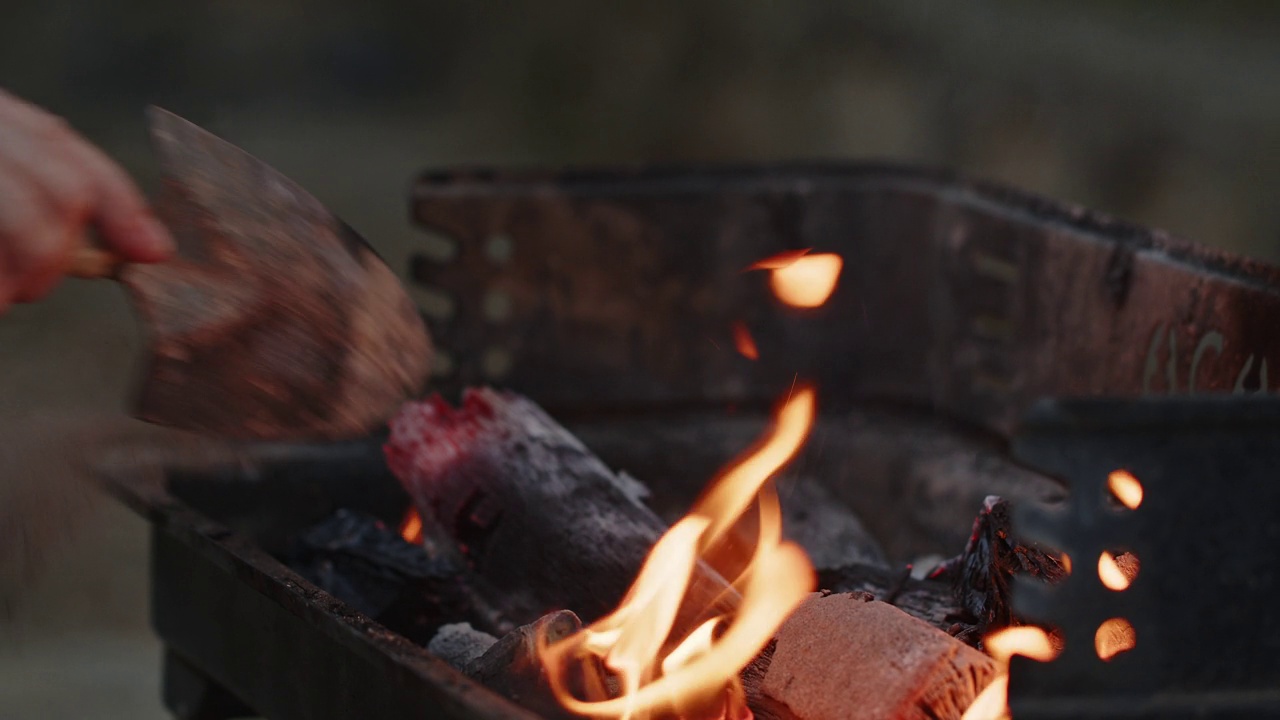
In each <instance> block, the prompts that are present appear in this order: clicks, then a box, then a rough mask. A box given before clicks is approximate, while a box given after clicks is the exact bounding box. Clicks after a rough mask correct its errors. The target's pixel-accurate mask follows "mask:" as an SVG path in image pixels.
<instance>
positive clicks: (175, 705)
mask: <svg viewBox="0 0 1280 720" xmlns="http://www.w3.org/2000/svg"><path fill="white" fill-rule="evenodd" d="M163 692H164V705H165V707H167V708H169V712H171V713H173V716H174V717H175V718H178V720H232V718H249V717H257V716H258V714H257V713H256V712H254V711H253V710H252V709H250V708H249V707H248V706H246V705H245V704H244V703H243V702H241V701H240V699H239V698H237V697H236V696H234V695H232V694H231V693H230V692H229V691H228V690H227V689H226V688H224V687H223V686H221V685H219V684H218V683H217V682H216V681H214V680H213V679H211V678H209V676H207V675H205V674H204V673H203V672H201V671H200V670H198V669H197V668H195V667H193V666H192V665H191V663H189V662H187V661H186V660H184V659H182V657H180V656H179V655H177V654H176V653H174V652H173V651H172V650H165V653H164V691H163Z"/></svg>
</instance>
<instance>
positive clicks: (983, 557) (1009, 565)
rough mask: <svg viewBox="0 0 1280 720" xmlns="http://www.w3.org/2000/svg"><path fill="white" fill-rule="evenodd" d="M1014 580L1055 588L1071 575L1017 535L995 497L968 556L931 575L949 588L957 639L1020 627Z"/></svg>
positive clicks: (1006, 507) (1007, 509)
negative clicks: (1031, 580) (955, 609)
mask: <svg viewBox="0 0 1280 720" xmlns="http://www.w3.org/2000/svg"><path fill="white" fill-rule="evenodd" d="M1135 574H1136V570H1135ZM1016 576H1024V577H1030V578H1035V579H1037V580H1040V581H1042V582H1046V583H1056V582H1059V581H1060V580H1062V579H1063V578H1065V577H1066V576H1067V570H1066V568H1065V567H1064V566H1063V564H1062V560H1061V558H1060V554H1059V553H1057V552H1055V551H1052V550H1049V549H1046V548H1041V547H1037V546H1035V545H1033V544H1030V543H1027V542H1024V541H1023V540H1022V539H1021V538H1019V537H1018V536H1017V535H1016V534H1015V533H1014V529H1013V522H1012V517H1011V506H1010V503H1009V501H1008V500H1005V499H1003V498H999V497H995V496H991V497H988V498H987V499H986V500H984V501H983V503H982V508H981V509H980V510H979V512H978V515H977V517H976V518H974V521H973V531H972V533H971V534H970V536H969V541H968V542H967V543H965V548H964V552H963V553H961V554H960V555H959V556H958V557H956V558H954V559H952V560H949V561H947V562H945V563H943V564H942V565H941V566H939V568H938V569H937V570H936V571H934V572H933V573H932V574H931V578H933V579H937V580H945V581H948V582H950V583H951V585H952V592H953V595H954V597H955V602H956V604H957V605H958V607H959V614H958V619H959V621H960V624H961V628H960V629H959V636H961V637H963V638H964V639H965V640H966V641H968V642H973V643H977V642H979V641H980V639H981V638H982V637H983V636H985V635H986V634H988V633H990V632H991V631H993V630H998V629H1000V628H1004V627H1008V626H1010V625H1014V624H1020V623H1021V619H1020V618H1018V617H1016V616H1015V615H1014V613H1013V597H1012V593H1013V579H1014V577H1016Z"/></svg>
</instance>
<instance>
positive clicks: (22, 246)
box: [0, 90, 173, 311]
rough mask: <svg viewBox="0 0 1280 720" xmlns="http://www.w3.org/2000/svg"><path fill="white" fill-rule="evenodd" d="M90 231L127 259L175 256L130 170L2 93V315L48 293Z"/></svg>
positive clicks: (58, 121)
mask: <svg viewBox="0 0 1280 720" xmlns="http://www.w3.org/2000/svg"><path fill="white" fill-rule="evenodd" d="M90 225H93V226H96V227H97V228H98V230H99V233H100V235H101V239H102V243H103V244H104V245H105V246H106V247H107V249H109V250H111V251H113V252H114V253H116V254H118V255H120V256H121V257H122V258H124V259H125V260H128V261H132V262H155V261H159V260H163V259H165V258H166V257H168V256H169V255H170V254H171V253H172V252H173V241H172V239H171V238H170V236H169V234H168V232H167V231H166V230H165V228H164V227H163V226H162V225H161V224H160V223H159V222H157V221H156V219H155V218H154V216H153V215H152V213H151V210H150V208H149V206H148V204H147V202H146V200H145V199H144V198H143V196H142V193H141V192H140V191H139V190H138V188H137V186H136V185H135V184H134V183H133V181H132V180H131V179H130V178H129V176H128V174H126V173H125V172H124V170H122V169H121V168H120V167H119V166H118V165H117V164H116V163H114V162H113V161H112V160H111V159H110V158H108V157H107V156H106V155H105V154H104V153H103V152H102V151H101V150H99V149H97V148H96V147H94V146H93V145H91V144H90V143H89V142H88V141H86V140H85V139H84V138H82V137H81V136H80V135H79V134H77V133H76V132H75V131H74V130H72V129H71V128H70V127H69V126H68V125H67V124H66V123H65V122H63V121H62V120H61V119H59V118H57V117H54V116H53V115H50V114H48V113H46V112H44V111H43V110H40V109H39V108H36V107H35V106H33V105H30V104H28V103H25V102H23V101H21V100H19V99H17V98H14V97H13V96H11V95H8V94H6V93H4V92H3V91H2V90H0V311H3V309H4V307H5V306H7V305H8V304H9V303H10V302H13V301H18V302H24V301H29V300H34V299H37V298H40V297H42V296H43V295H45V294H46V293H48V292H49V290H51V289H52V288H53V287H54V286H55V285H56V284H57V282H58V280H59V278H60V277H61V275H62V274H63V273H64V272H65V270H66V268H67V266H68V264H69V262H70V258H71V255H72V253H73V252H74V249H75V248H76V247H77V246H78V245H79V244H81V243H84V242H86V240H85V233H86V229H87V228H88V226H90Z"/></svg>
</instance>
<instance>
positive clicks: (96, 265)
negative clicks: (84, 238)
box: [67, 245, 124, 279]
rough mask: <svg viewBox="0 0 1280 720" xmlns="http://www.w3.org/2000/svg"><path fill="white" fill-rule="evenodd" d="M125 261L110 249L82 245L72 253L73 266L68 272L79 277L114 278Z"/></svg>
mask: <svg viewBox="0 0 1280 720" xmlns="http://www.w3.org/2000/svg"><path fill="white" fill-rule="evenodd" d="M122 265H124V261H123V260H121V259H120V257H119V256H118V255H115V254H113V253H112V252H110V251H108V250H103V249H102V248H98V247H93V246H92V245H82V246H81V247H79V248H76V250H75V252H74V253H72V255H71V266H70V267H68V268H67V274H68V275H70V276H71V277H78V278H89V279H95V278H114V277H115V276H116V273H118V272H120V267H121V266H122Z"/></svg>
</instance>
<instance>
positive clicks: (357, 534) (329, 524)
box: [290, 510, 504, 644]
mask: <svg viewBox="0 0 1280 720" xmlns="http://www.w3.org/2000/svg"><path fill="white" fill-rule="evenodd" d="M290 565H291V566H292V567H293V568H294V569H295V570H296V571H297V572H298V573H299V574H300V575H302V576H303V577H305V578H307V579H308V580H310V581H311V582H313V583H315V584H316V585H317V586H318V587H320V588H321V589H323V590H325V591H327V592H329V593H330V594H331V595H333V596H334V597H337V598H338V599H340V600H342V601H343V602H345V603H347V604H348V605H351V606H352V607H353V608H355V609H356V610H359V611H360V612H362V613H364V614H365V615H368V616H369V617H371V618H373V619H374V620H377V621H378V622H380V623H382V624H383V625H386V626H387V627H388V628H390V629H392V630H395V631H396V632H398V633H400V634H401V635H404V636H405V637H407V638H409V639H411V640H413V641H415V642H418V643H421V644H426V643H427V641H428V640H429V639H430V638H431V637H432V635H433V634H434V633H435V632H436V630H437V628H439V627H440V626H441V625H443V624H445V623H450V622H458V621H462V620H469V621H472V622H475V623H476V624H478V625H480V626H481V627H484V628H486V629H489V628H494V629H504V624H503V622H501V621H498V620H495V618H494V616H493V615H492V614H489V613H485V612H484V609H485V608H487V607H488V601H487V599H486V598H484V597H482V596H481V595H480V594H479V592H478V591H477V590H476V589H475V587H473V585H472V583H471V582H470V579H469V571H468V569H467V568H466V567H464V566H462V565H460V564H458V563H457V562H455V561H453V560H452V559H450V558H449V557H447V556H445V557H431V556H429V555H428V554H427V553H426V552H424V550H423V548H421V547H419V546H417V545H413V544H410V543H408V542H405V540H404V539H403V538H401V537H400V535H399V533H397V532H396V531H395V530H394V529H392V528H389V527H387V526H386V525H385V524H384V523H383V522H382V521H380V520H379V519H377V518H376V517H374V516H372V515H366V514H364V513H358V512H354V511H351V510H339V511H338V512H336V513H334V514H333V516H331V517H330V518H329V519H328V520H325V521H324V522H322V523H320V524H318V525H316V526H314V527H312V528H310V529H309V530H307V531H306V532H304V533H302V534H301V535H300V536H299V538H298V541H297V545H296V547H295V549H294V552H293V554H292V558H291V560H290Z"/></svg>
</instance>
